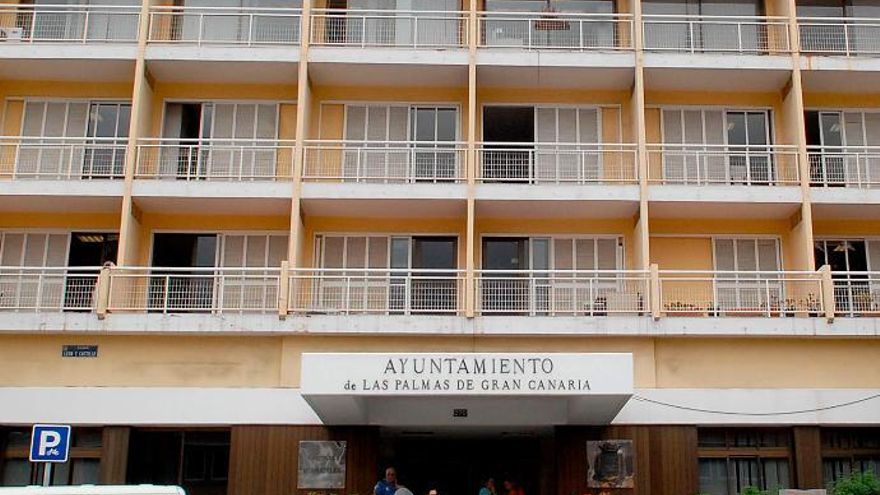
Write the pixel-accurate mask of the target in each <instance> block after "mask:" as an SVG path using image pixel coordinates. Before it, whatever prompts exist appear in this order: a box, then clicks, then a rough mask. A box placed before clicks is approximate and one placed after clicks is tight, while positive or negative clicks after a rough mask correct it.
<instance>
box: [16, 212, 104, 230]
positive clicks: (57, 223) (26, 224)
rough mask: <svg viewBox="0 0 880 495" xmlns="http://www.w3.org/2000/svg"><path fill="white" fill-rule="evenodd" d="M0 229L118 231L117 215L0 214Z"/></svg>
mask: <svg viewBox="0 0 880 495" xmlns="http://www.w3.org/2000/svg"><path fill="white" fill-rule="evenodd" d="M0 229H71V230H106V231H111V232H115V231H117V230H119V213H65V214H63V215H59V214H57V213H26V214H24V213H0Z"/></svg>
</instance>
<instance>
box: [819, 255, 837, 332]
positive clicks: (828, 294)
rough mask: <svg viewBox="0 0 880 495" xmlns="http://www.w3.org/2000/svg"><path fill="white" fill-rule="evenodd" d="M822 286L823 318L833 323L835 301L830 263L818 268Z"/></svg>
mask: <svg viewBox="0 0 880 495" xmlns="http://www.w3.org/2000/svg"><path fill="white" fill-rule="evenodd" d="M819 276H820V277H821V281H820V284H821V288H822V304H823V305H824V309H825V319H826V320H827V321H828V323H834V314H835V312H836V310H837V309H836V306H837V301H835V300H834V279H832V277H831V265H822V267H821V268H819Z"/></svg>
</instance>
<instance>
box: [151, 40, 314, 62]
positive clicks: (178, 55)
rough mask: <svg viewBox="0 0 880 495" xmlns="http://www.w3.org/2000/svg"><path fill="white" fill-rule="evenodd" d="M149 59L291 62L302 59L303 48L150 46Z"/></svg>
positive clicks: (297, 46) (281, 46) (279, 46)
mask: <svg viewBox="0 0 880 495" xmlns="http://www.w3.org/2000/svg"><path fill="white" fill-rule="evenodd" d="M145 58H146V59H147V60H192V61H198V62H287V63H291V64H296V63H298V62H299V59H300V50H299V45H298V44H296V45H260V46H246V45H243V46H239V45H234V44H228V45H222V44H218V45H202V46H194V45H185V44H180V45H175V44H171V43H168V44H157V43H152V44H148V45H147V51H146V54H145Z"/></svg>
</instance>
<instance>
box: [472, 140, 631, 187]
mask: <svg viewBox="0 0 880 495" xmlns="http://www.w3.org/2000/svg"><path fill="white" fill-rule="evenodd" d="M477 159H478V162H479V165H478V167H477V174H478V179H479V180H481V181H482V182H513V183H523V184H608V183H635V182H637V181H638V165H637V163H638V162H637V160H636V146H635V145H632V144H604V143H603V144H573V143H481V144H478V145H477Z"/></svg>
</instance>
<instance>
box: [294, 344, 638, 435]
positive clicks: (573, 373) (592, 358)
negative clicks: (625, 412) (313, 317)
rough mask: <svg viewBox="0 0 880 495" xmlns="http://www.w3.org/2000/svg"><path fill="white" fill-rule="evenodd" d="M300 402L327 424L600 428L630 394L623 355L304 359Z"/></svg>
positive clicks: (629, 369) (629, 370) (628, 359)
mask: <svg viewBox="0 0 880 495" xmlns="http://www.w3.org/2000/svg"><path fill="white" fill-rule="evenodd" d="M301 387H302V395H303V398H305V400H306V401H307V402H308V403H309V404H310V405H311V406H312V408H313V409H314V410H315V412H316V413H317V414H318V416H320V417H321V420H322V421H323V422H324V423H325V424H337V425H351V424H358V425H382V426H449V425H452V426H532V425H534V426H537V425H545V426H547V425H564V424H607V423H609V422H611V420H612V419H613V418H614V416H616V415H617V413H618V412H620V410H621V408H623V406H624V404H626V402H627V401H628V400H629V398H630V397H631V396H632V394H633V358H632V354H628V353H581V354H558V353H547V354H537V353H536V354H508V353H491V354H483V353H443V354H418V353H416V354H412V353H400V354H398V353H388V354H384V353H382V354H379V353H375V354H374V353H332V354H330V353H327V354H325V353H318V354H310V353H305V354H303V356H302V375H301Z"/></svg>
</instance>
